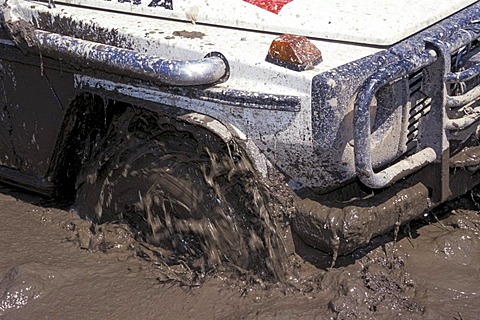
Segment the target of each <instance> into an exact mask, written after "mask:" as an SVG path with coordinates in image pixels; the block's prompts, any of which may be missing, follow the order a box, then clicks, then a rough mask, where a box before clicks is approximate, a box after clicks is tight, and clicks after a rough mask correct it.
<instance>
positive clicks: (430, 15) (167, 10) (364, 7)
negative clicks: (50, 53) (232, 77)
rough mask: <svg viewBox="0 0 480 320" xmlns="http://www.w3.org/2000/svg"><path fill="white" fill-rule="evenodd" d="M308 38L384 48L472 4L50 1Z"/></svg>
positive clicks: (430, 0)
mask: <svg viewBox="0 0 480 320" xmlns="http://www.w3.org/2000/svg"><path fill="white" fill-rule="evenodd" d="M56 2H63V3H72V4H77V5H82V6H88V7H100V8H108V9H111V10H115V11H124V12H130V13H138V14H144V15H149V16H157V17H167V18H172V19H178V20H184V21H191V22H193V23H207V24H214V25H224V26H230V27H238V28H244V29H252V30H260V31H267V32H274V33H292V34H300V35H305V36H308V37H313V38H321V39H331V40H339V41H347V42H358V43H365V44H371V45H390V44H393V43H396V42H398V41H400V40H402V39H405V38H406V37H408V36H410V35H412V34H414V33H416V32H418V31H420V30H422V29H424V28H426V27H428V26H430V25H432V24H433V23H435V22H437V21H439V20H442V19H444V18H446V17H448V16H450V15H452V14H453V13H455V12H457V11H459V10H461V9H463V8H465V7H467V6H468V5H470V4H472V3H474V2H476V1H475V0H404V1H399V0H364V1H361V0H56Z"/></svg>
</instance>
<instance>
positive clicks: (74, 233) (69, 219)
mask: <svg viewBox="0 0 480 320" xmlns="http://www.w3.org/2000/svg"><path fill="white" fill-rule="evenodd" d="M474 199H475V200H476V201H478V200H477V199H476V197H474ZM40 201H41V199H39V198H36V197H32V196H31V195H27V194H22V193H17V192H14V191H12V190H11V189H7V188H1V187H0V220H1V221H2V224H0V241H1V243H2V251H1V252H2V254H1V255H0V283H1V285H0V287H1V288H0V289H1V290H0V305H1V306H2V310H1V311H0V318H1V319H12V320H16V319H33V318H52V319H76V320H78V319H92V318H97V319H98V318H100V319H107V318H113V317H114V318H115V319H133V318H138V319H151V318H154V319H162V318H163V319H165V318H167V319H170V318H184V319H232V318H239V319H245V318H259V319H294V318H304V319H305V318H306V319H319V318H320V319H351V318H353V319H390V318H392V317H399V318H402V319H475V318H476V316H477V315H478V313H479V312H480V309H479V306H480V289H479V288H480V269H479V268H478V265H480V220H479V219H480V215H479V214H478V211H477V210H476V209H475V210H473V209H474V208H475V202H474V201H473V200H471V199H468V198H463V199H462V200H461V201H457V202H454V203H450V204H448V205H447V206H444V207H443V208H440V209H443V210H444V211H445V212H444V213H443V216H442V212H439V211H437V217H438V219H439V220H438V221H437V220H436V219H435V218H434V217H433V216H432V219H431V220H428V221H420V222H414V223H411V224H410V225H406V226H404V227H402V228H401V229H400V232H399V237H398V242H397V243H394V242H393V241H392V240H393V235H385V236H383V237H382V238H381V239H375V241H374V242H373V243H372V246H371V247H369V248H367V249H366V250H364V251H356V252H354V254H353V256H349V257H347V256H345V257H340V258H339V259H338V261H337V266H336V267H335V268H333V269H328V266H329V260H328V259H331V258H328V256H327V255H325V254H323V253H322V252H320V251H317V250H315V249H313V248H312V247H309V246H306V245H304V247H303V248H300V247H301V243H300V244H299V243H297V249H302V250H303V252H302V254H303V256H304V257H308V258H309V259H308V260H309V261H311V263H312V264H313V265H315V266H317V268H315V267H313V266H312V265H309V264H308V263H304V262H302V261H297V268H296V270H297V271H298V273H299V274H300V275H301V278H302V280H296V279H295V277H293V276H292V274H288V277H287V278H288V279H289V280H290V281H291V282H292V283H294V282H295V281H298V282H297V290H293V289H292V290H286V289H285V288H286V287H285V286H281V285H270V286H263V287H262V286H258V285H256V284H255V283H252V282H248V281H245V282H244V283H243V284H242V283H240V284H239V283H238V282H237V283H234V282H232V281H229V279H226V278H227V277H228V276H229V275H230V276H238V273H235V274H232V273H229V272H228V270H227V271H225V272H222V271H221V270H218V269H217V270H216V273H215V274H212V275H211V276H207V277H205V279H204V280H203V282H202V285H201V286H190V285H188V286H182V282H181V281H178V280H175V277H177V274H178V270H175V266H174V265H172V266H168V267H166V266H165V265H164V264H163V263H162V261H163V260H162V259H159V257H158V256H157V254H156V252H158V250H159V249H158V247H155V246H153V245H150V244H148V243H146V242H145V241H143V240H142V239H141V238H139V237H138V235H137V234H136V233H135V232H134V230H133V229H132V228H130V227H129V226H128V224H125V223H122V222H119V221H116V222H106V223H104V224H99V225H94V224H92V222H91V221H88V220H85V219H81V218H79V217H78V216H77V215H76V214H75V213H74V212H72V211H71V212H68V211H64V210H60V209H55V208H51V207H49V206H48V205H45V204H43V205H40V206H39V205H38V204H37V205H35V203H39V202H40ZM440 209H439V210H440ZM169 270H170V271H169ZM168 272H171V273H170V274H168ZM180 276H183V275H182V274H180ZM290 277H292V278H290ZM172 279H174V280H172ZM297 279H298V278H297ZM307 280H308V281H307ZM290 288H291V286H290ZM14 297H17V298H18V299H17V298H14Z"/></svg>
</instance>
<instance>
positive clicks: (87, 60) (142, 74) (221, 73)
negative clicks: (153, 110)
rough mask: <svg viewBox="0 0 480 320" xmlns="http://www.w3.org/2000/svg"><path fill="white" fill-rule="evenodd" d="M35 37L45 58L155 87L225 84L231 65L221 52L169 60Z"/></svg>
mask: <svg viewBox="0 0 480 320" xmlns="http://www.w3.org/2000/svg"><path fill="white" fill-rule="evenodd" d="M34 34H35V39H34V45H35V46H36V47H37V49H38V50H39V52H40V53H42V54H44V55H46V56H50V57H53V58H61V59H65V60H67V61H69V62H71V63H74V64H78V65H79V66H82V67H92V68H95V69H98V70H103V71H106V72H113V73H116V74H120V75H125V76H129V77H131V78H138V79H142V80H147V81H152V82H154V83H156V84H162V85H172V86H201V85H210V84H214V83H217V82H222V81H225V80H226V78H228V74H229V70H228V69H229V67H228V63H227V61H226V59H225V57H223V55H221V54H220V53H209V54H207V55H206V56H205V57H204V58H202V59H198V60H170V59H162V58H159V57H155V56H150V55H146V54H142V53H140V52H137V51H134V50H130V49H124V48H119V47H115V46H110V45H105V44H101V43H97V42H92V41H86V40H82V39H77V38H72V37H69V36H63V35H60V34H56V33H51V32H46V31H42V30H35V31H34Z"/></svg>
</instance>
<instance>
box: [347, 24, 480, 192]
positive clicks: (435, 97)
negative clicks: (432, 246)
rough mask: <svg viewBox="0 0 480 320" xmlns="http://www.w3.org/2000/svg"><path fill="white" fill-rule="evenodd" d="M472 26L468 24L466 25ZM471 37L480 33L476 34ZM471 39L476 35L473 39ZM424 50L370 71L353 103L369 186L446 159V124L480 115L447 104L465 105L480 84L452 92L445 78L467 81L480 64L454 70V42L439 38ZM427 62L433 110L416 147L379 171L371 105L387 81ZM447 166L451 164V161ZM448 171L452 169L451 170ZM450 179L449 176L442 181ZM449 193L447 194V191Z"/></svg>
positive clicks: (363, 176) (455, 125) (358, 157)
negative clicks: (452, 114) (451, 111)
mask: <svg viewBox="0 0 480 320" xmlns="http://www.w3.org/2000/svg"><path fill="white" fill-rule="evenodd" d="M462 31H464V32H467V31H465V30H462ZM472 37H478V34H475V35H474V36H472ZM470 41H471V40H470ZM425 43H426V45H425V50H424V51H423V52H422V53H421V54H419V55H417V56H415V57H412V58H408V59H404V60H400V61H399V62H397V63H395V64H391V65H388V66H386V67H385V68H383V69H381V70H379V71H378V72H376V73H375V74H373V75H372V76H370V77H369V78H368V79H367V80H366V81H365V82H364V84H363V85H362V87H361V88H360V91H359V93H358V95H357V97H356V101H355V106H354V154H355V168H356V172H357V174H358V177H359V179H360V181H361V182H362V183H364V184H365V185H366V186H368V187H370V188H374V189H378V188H384V187H386V186H388V185H391V184H393V183H394V182H396V181H398V180H400V179H402V178H404V177H406V176H407V175H409V174H411V173H414V172H416V171H418V170H420V169H421V168H423V167H425V166H426V165H428V164H431V163H434V162H435V163H441V162H445V159H443V158H444V157H448V147H449V145H448V140H447V139H446V133H445V130H446V129H457V130H462V129H464V128H466V127H468V126H470V125H472V124H473V123H475V122H476V121H478V120H479V119H480V113H478V114H476V113H474V114H471V115H465V116H464V117H462V118H458V119H449V118H448V116H447V114H446V110H447V107H460V106H464V105H465V104H467V103H470V102H472V101H475V100H476V99H478V98H479V97H480V85H478V86H476V87H475V88H473V89H471V90H470V91H468V92H467V93H465V94H464V95H461V96H449V95H448V94H447V90H446V83H457V82H464V81H467V80H470V79H473V78H475V77H476V76H478V75H479V74H480V65H475V66H473V67H470V68H469V69H468V70H466V71H463V72H459V73H452V72H450V67H451V56H450V51H453V50H455V49H459V47H458V45H457V48H450V50H449V49H448V46H447V44H446V43H444V42H441V41H440V40H426V41H425ZM422 68H423V73H424V77H425V78H426V81H424V82H423V85H424V86H425V88H423V89H424V91H426V92H427V93H428V95H429V96H430V98H431V101H432V102H431V111H430V113H429V114H428V115H427V116H426V119H425V125H423V126H422V127H423V130H422V128H420V137H421V139H420V140H419V143H418V147H417V151H416V152H415V153H414V154H412V155H410V156H408V157H406V158H404V159H402V160H400V161H398V162H397V163H395V164H393V165H391V166H389V167H387V168H385V169H383V170H381V171H379V172H375V171H374V170H373V167H372V149H371V139H370V136H371V126H370V105H371V102H372V99H373V98H374V96H375V94H376V93H377V92H378V90H379V89H380V88H382V87H383V86H385V85H387V84H389V83H391V82H393V81H395V80H398V79H401V78H403V77H406V76H408V75H409V74H411V73H413V72H415V71H417V70H420V69H422ZM447 169H448V167H447ZM447 176H448V175H447ZM447 179H448V178H447ZM442 184H443V185H446V184H448V181H445V182H444V183H442ZM442 198H444V196H442Z"/></svg>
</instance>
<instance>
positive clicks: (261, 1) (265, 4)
mask: <svg viewBox="0 0 480 320" xmlns="http://www.w3.org/2000/svg"><path fill="white" fill-rule="evenodd" d="M243 1H245V2H248V3H251V4H253V5H255V6H257V7H260V8H262V9H265V10H268V11H270V12H273V13H275V14H278V13H279V12H280V10H282V8H283V6H284V5H286V4H287V3H289V2H292V1H293V0H243Z"/></svg>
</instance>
